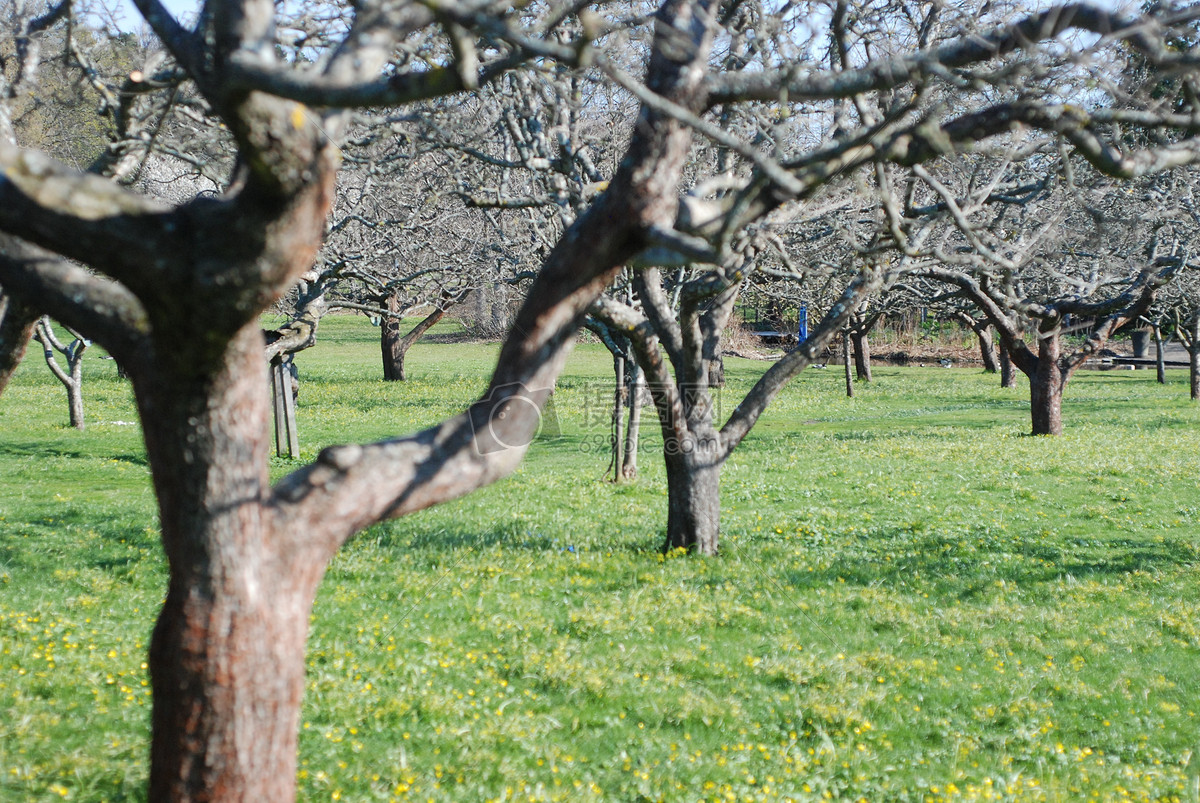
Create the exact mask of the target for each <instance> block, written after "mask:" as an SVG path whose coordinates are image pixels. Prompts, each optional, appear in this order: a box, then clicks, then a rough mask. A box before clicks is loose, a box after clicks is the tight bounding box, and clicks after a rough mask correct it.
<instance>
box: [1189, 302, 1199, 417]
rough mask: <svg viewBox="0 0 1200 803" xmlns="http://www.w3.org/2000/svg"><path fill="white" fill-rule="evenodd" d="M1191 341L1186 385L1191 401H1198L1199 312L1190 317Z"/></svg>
mask: <svg viewBox="0 0 1200 803" xmlns="http://www.w3.org/2000/svg"><path fill="white" fill-rule="evenodd" d="M1191 327H1192V336H1191V338H1190V339H1191V343H1189V344H1188V385H1189V387H1190V389H1191V395H1192V401H1200V314H1197V315H1195V316H1193V317H1192V323H1191Z"/></svg>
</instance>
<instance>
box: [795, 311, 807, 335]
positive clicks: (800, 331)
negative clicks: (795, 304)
mask: <svg viewBox="0 0 1200 803" xmlns="http://www.w3.org/2000/svg"><path fill="white" fill-rule="evenodd" d="M797 318H798V324H799V325H798V326H797V328H796V342H797V343H803V342H804V341H805V340H808V307H806V306H805V305H804V304H801V305H800V314H799V315H798V316H797Z"/></svg>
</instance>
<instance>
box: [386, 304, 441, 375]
mask: <svg viewBox="0 0 1200 803" xmlns="http://www.w3.org/2000/svg"><path fill="white" fill-rule="evenodd" d="M399 310H400V304H399V301H398V300H397V299H396V297H395V296H391V297H389V298H388V311H389V312H393V313H394V312H398V311H399ZM445 314H446V310H445V309H443V308H441V307H438V308H437V309H435V310H434V311H433V312H431V313H429V314H428V315H426V316H425V317H424V318H422V319H421V321H420V323H418V324H417V325H416V326H414V327H413V328H412V329H410V330H409V332H408V334H406V335H405V336H404V337H400V319H399V318H394V317H390V316H389V317H387V318H386V319H385V320H383V321H380V327H379V338H380V346H381V347H382V350H383V378H384V380H386V381H388V382H404V381H405V380H407V379H408V374H407V372H406V371H405V370H404V358H405V356H406V355H407V354H408V350H409V349H410V348H412V347H413V344H414V343H416V342H417V341H418V340H420V339H421V338H422V337H423V336H424V335H425V333H426V332H428V331H429V330H430V329H431V328H433V325H434V324H435V323H437V322H438V321H440V320H441V319H442V317H443V316H444V315H445Z"/></svg>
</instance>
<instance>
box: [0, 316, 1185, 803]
mask: <svg viewBox="0 0 1200 803" xmlns="http://www.w3.org/2000/svg"><path fill="white" fill-rule="evenodd" d="M447 326H448V325H447ZM375 331H376V330H373V329H371V328H370V327H369V325H367V324H366V323H365V322H364V321H363V319H361V318H349V317H344V318H334V319H332V320H330V321H327V322H326V324H324V326H323V329H322V334H323V337H324V339H323V342H322V343H321V344H319V345H318V346H317V347H316V348H315V349H312V350H311V351H309V352H306V353H304V354H303V355H301V357H300V359H299V364H300V370H301V375H302V382H303V384H302V388H301V395H300V406H299V416H300V422H301V433H302V449H303V452H304V454H305V456H306V458H311V457H312V456H314V455H315V454H316V452H317V451H318V450H319V449H320V448H321V447H322V446H325V445H328V444H329V443H333V442H338V441H344V440H348V439H365V438H374V437H380V436H383V435H387V434H395V433H398V432H406V431H411V430H413V429H415V428H417V427H420V426H422V425H425V424H429V423H432V422H434V421H437V420H439V419H441V418H442V417H443V416H445V415H447V414H450V413H452V412H455V411H457V410H459V409H461V408H462V406H463V405H464V404H465V403H466V402H467V401H468V400H470V399H471V398H472V396H473V395H474V394H476V393H478V392H479V391H480V390H481V389H482V388H483V387H484V386H485V383H486V377H487V374H488V372H489V370H490V368H491V365H492V362H493V361H494V359H495V353H496V348H495V347H494V346H492V345H486V344H431V345H418V346H417V347H415V348H414V349H413V351H412V352H411V355H410V358H409V362H410V369H411V375H412V377H413V378H412V380H411V381H409V382H408V383H404V384H392V383H384V382H382V381H380V380H379V376H380V369H379V367H378V366H377V365H376V361H377V359H378V358H377V356H376V355H377V352H378V347H377V345H376V344H375V341H374V336H375ZM763 368H764V365H763V364H761V363H751V362H746V361H740V360H731V361H730V364H729V366H728V374H729V378H730V383H731V387H730V388H729V389H728V390H727V391H726V393H725V395H724V404H725V409H726V411H728V410H730V409H732V407H733V405H734V404H735V403H736V401H737V399H738V398H739V395H740V392H741V391H744V389H745V388H746V387H747V386H748V385H749V383H750V382H751V381H752V380H753V378H754V377H755V376H756V375H757V374H758V373H759V372H761V371H762V370H763ZM609 370H610V362H609V360H608V358H607V356H606V355H605V354H604V353H603V351H602V349H600V348H599V347H597V346H594V345H585V346H581V347H580V348H579V349H577V351H576V353H575V355H574V356H573V357H572V360H571V362H570V364H569V366H568V369H567V373H566V375H565V376H564V377H563V379H562V381H561V382H560V385H559V390H558V392H557V393H556V395H555V409H556V412H557V416H558V421H559V426H560V428H561V431H562V435H561V437H558V438H553V439H545V440H542V441H539V442H538V443H536V444H535V446H534V448H533V449H532V450H531V452H530V454H529V456H528V458H527V460H526V461H525V463H524V464H523V466H522V468H521V469H520V470H519V471H518V473H517V474H516V475H515V476H514V477H512V478H510V479H509V480H507V481H505V482H503V483H500V484H498V485H496V486H493V487H490V488H488V489H485V490H484V491H482V492H480V493H477V494H474V495H472V496H470V497H468V498H467V499H464V500H461V501H459V502H456V503H453V504H448V505H444V506H442V507H439V508H436V509H433V510H430V511H426V512H424V513H422V514H419V515H415V516H411V517H408V518H406V519H403V520H400V521H397V522H392V523H389V524H386V525H383V526H380V527H377V528H375V529H373V530H370V531H368V532H366V533H364V534H362V535H361V536H359V537H358V538H357V539H355V540H354V541H352V542H351V543H350V544H349V545H348V546H347V547H346V548H345V549H344V550H343V551H342V552H341V553H340V554H339V555H338V556H337V558H336V559H335V560H334V562H333V564H332V565H331V567H330V569H329V572H328V575H327V577H326V580H325V582H324V585H323V587H322V590H321V594H320V596H319V598H318V600H317V604H316V608H315V611H314V613H313V623H312V634H311V637H310V643H309V656H308V662H309V687H308V692H307V696H306V699H305V707H304V712H303V721H302V731H301V747H300V771H299V774H300V779H299V784H300V796H301V799H303V800H306V801H325V800H333V799H342V800H347V801H375V800H392V799H401V800H407V799H412V800H427V799H433V800H436V801H441V800H463V801H478V800H485V799H501V800H505V799H508V800H551V799H558V800H572V801H574V800H585V801H586V800H617V801H632V800H642V799H645V800H657V799H663V800H734V799H736V800H790V799H791V800H809V799H823V798H832V799H835V800H850V799H858V798H865V799H867V800H871V801H878V800H916V801H921V800H926V799H933V800H940V799H989V798H990V799H1005V800H1075V799H1084V798H1087V797H1092V798H1095V799H1102V800H1116V799H1124V798H1126V797H1128V798H1130V799H1135V800H1173V799H1178V800H1197V798H1198V797H1200V766H1197V762H1200V756H1197V755H1196V752H1197V751H1198V750H1200V722H1198V721H1197V711H1200V700H1198V692H1200V616H1198V615H1197V610H1200V586H1198V583H1197V576H1196V567H1197V561H1198V558H1200V551H1198V550H1200V536H1198V531H1197V523H1198V520H1200V453H1198V450H1197V449H1196V448H1195V437H1196V434H1197V432H1198V431H1200V408H1197V407H1196V406H1194V405H1192V404H1190V403H1189V402H1188V401H1187V393H1186V378H1185V377H1184V375H1183V372H1170V373H1169V379H1170V381H1169V383H1168V384H1167V385H1166V386H1158V385H1156V384H1155V383H1154V381H1153V373H1152V372H1145V371H1140V372H1111V373H1084V374H1081V375H1080V376H1079V377H1078V378H1077V379H1076V380H1075V381H1074V382H1073V383H1072V385H1071V386H1070V387H1069V388H1068V389H1067V394H1066V400H1065V403H1064V420H1065V422H1066V434H1065V435H1064V436H1063V437H1061V438H1056V439H1048V438H1030V437H1026V436H1025V435H1023V434H1022V433H1024V432H1025V431H1026V430H1027V429H1028V426H1029V424H1028V404H1027V395H1026V391H1025V390H1024V389H1021V390H1018V391H1003V390H1001V389H1000V388H998V387H996V385H997V384H998V383H997V382H996V380H995V378H994V377H989V376H984V375H982V374H980V373H978V372H976V371H975V370H972V369H951V370H946V369H941V368H935V369H898V368H888V367H883V366H879V367H877V368H876V382H875V383H874V384H873V385H871V386H869V387H865V386H859V388H858V389H857V393H858V395H857V396H856V398H854V399H846V398H845V397H844V396H843V395H842V394H841V388H840V383H841V374H840V371H835V370H828V371H810V372H806V373H805V374H804V375H803V376H802V377H801V378H800V379H799V380H798V381H797V382H796V383H795V384H794V385H793V386H792V387H790V388H789V389H788V390H787V391H786V392H785V393H784V395H783V396H782V397H781V398H780V399H779V400H778V402H777V403H776V405H775V406H774V407H773V408H772V409H771V410H770V411H769V412H768V414H767V415H766V416H765V417H764V419H763V420H762V421H761V423H760V425H759V426H758V428H756V430H755V431H754V433H753V434H752V435H751V437H750V438H749V439H748V440H747V442H746V443H745V444H744V445H743V446H742V448H740V449H739V450H738V452H737V453H736V455H735V456H734V458H733V459H732V461H731V462H730V464H729V465H728V466H727V468H726V470H725V474H724V479H723V503H724V513H723V522H722V538H723V553H722V555H721V556H720V557H719V558H716V559H712V560H705V559H701V558H697V557H688V556H678V555H669V556H663V555H661V554H660V553H659V552H658V547H659V544H660V542H661V540H662V535H663V529H664V524H665V502H666V498H665V484H664V479H663V470H662V467H661V461H660V459H659V458H658V456H657V455H656V453H655V448H656V446H657V444H658V443H659V442H660V441H659V438H658V436H657V432H656V426H654V425H653V423H654V418H653V413H652V412H650V411H648V421H647V425H646V427H645V429H644V433H643V434H644V441H645V445H646V449H647V451H645V452H644V453H643V455H642V459H641V465H642V470H643V476H642V477H641V478H640V479H639V480H637V481H636V482H634V483H629V484H623V485H613V484H611V483H607V482H604V481H603V478H602V476H601V475H602V474H603V471H604V466H605V463H606V462H607V455H604V454H596V453H594V450H593V449H592V447H593V446H594V444H595V443H597V442H602V441H603V436H604V429H603V426H602V424H600V422H601V421H602V420H603V415H604V410H603V405H604V403H605V401H606V398H607V396H606V393H607V390H606V384H605V383H606V380H607V377H608V373H607V372H608V371H609ZM88 371H89V372H88V378H87V388H86V397H87V406H88V414H89V421H90V424H89V429H88V431H87V432H86V433H83V434H80V433H76V432H73V431H69V430H67V429H66V428H65V427H64V424H65V419H66V410H65V400H64V398H63V395H62V393H61V391H60V390H59V388H58V387H57V385H56V384H55V383H54V380H53V379H52V378H51V377H50V376H49V374H48V372H47V371H46V370H45V367H44V366H41V365H39V364H37V363H36V362H34V361H33V360H32V359H31V360H30V361H28V363H27V364H26V365H25V366H24V367H23V368H22V371H21V373H20V374H19V376H18V377H17V379H16V380H15V381H14V384H13V386H12V387H11V388H10V389H9V391H8V392H7V393H6V395H5V397H4V398H3V400H2V401H0V773H2V778H0V800H3V801H10V800H11V801H26V800H43V799H58V798H59V797H60V796H61V797H63V798H68V799H74V800H86V801H94V800H112V801H116V800H143V799H144V795H145V793H144V791H143V786H144V781H145V776H146V753H147V738H148V733H147V717H148V712H149V696H148V693H147V689H146V686H145V669H144V663H143V662H144V660H145V650H146V642H147V640H148V635H149V632H150V628H151V626H152V623H153V617H154V615H155V611H156V608H157V606H158V604H159V602H160V601H161V598H162V594H163V590H164V589H163V583H164V569H163V561H162V556H161V553H160V551H159V549H158V547H157V543H156V537H155V534H154V519H155V513H154V503H153V498H152V496H151V494H150V491H149V487H148V485H149V484H148V481H147V478H146V468H145V463H144V459H143V457H142V449H141V445H140V442H139V440H138V433H137V428H136V427H132V426H125V425H121V424H115V423H111V422H114V421H132V420H134V413H133V410H132V405H131V401H130V394H129V391H128V388H127V387H126V386H125V385H124V384H123V383H122V382H120V381H118V380H117V379H116V378H115V371H114V369H113V367H112V363H110V362H101V361H99V360H98V358H95V357H91V358H90V359H89V361H88ZM598 424H600V426H597V425H598ZM294 465H296V464H293V463H289V462H288V461H285V460H277V461H276V462H275V464H274V466H273V471H274V472H275V473H276V474H282V473H284V472H286V471H287V470H289V469H290V468H291V467H293V466H294Z"/></svg>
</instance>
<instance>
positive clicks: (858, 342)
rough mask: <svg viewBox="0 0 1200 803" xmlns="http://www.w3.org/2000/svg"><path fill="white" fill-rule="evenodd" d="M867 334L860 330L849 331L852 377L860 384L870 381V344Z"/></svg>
mask: <svg viewBox="0 0 1200 803" xmlns="http://www.w3.org/2000/svg"><path fill="white" fill-rule="evenodd" d="M867 337H868V333H867V332H864V331H862V330H860V329H851V330H850V345H851V351H852V353H853V355H854V376H855V378H856V379H857V380H858V381H860V382H870V381H871V343H870V341H869V340H868V339H867Z"/></svg>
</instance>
